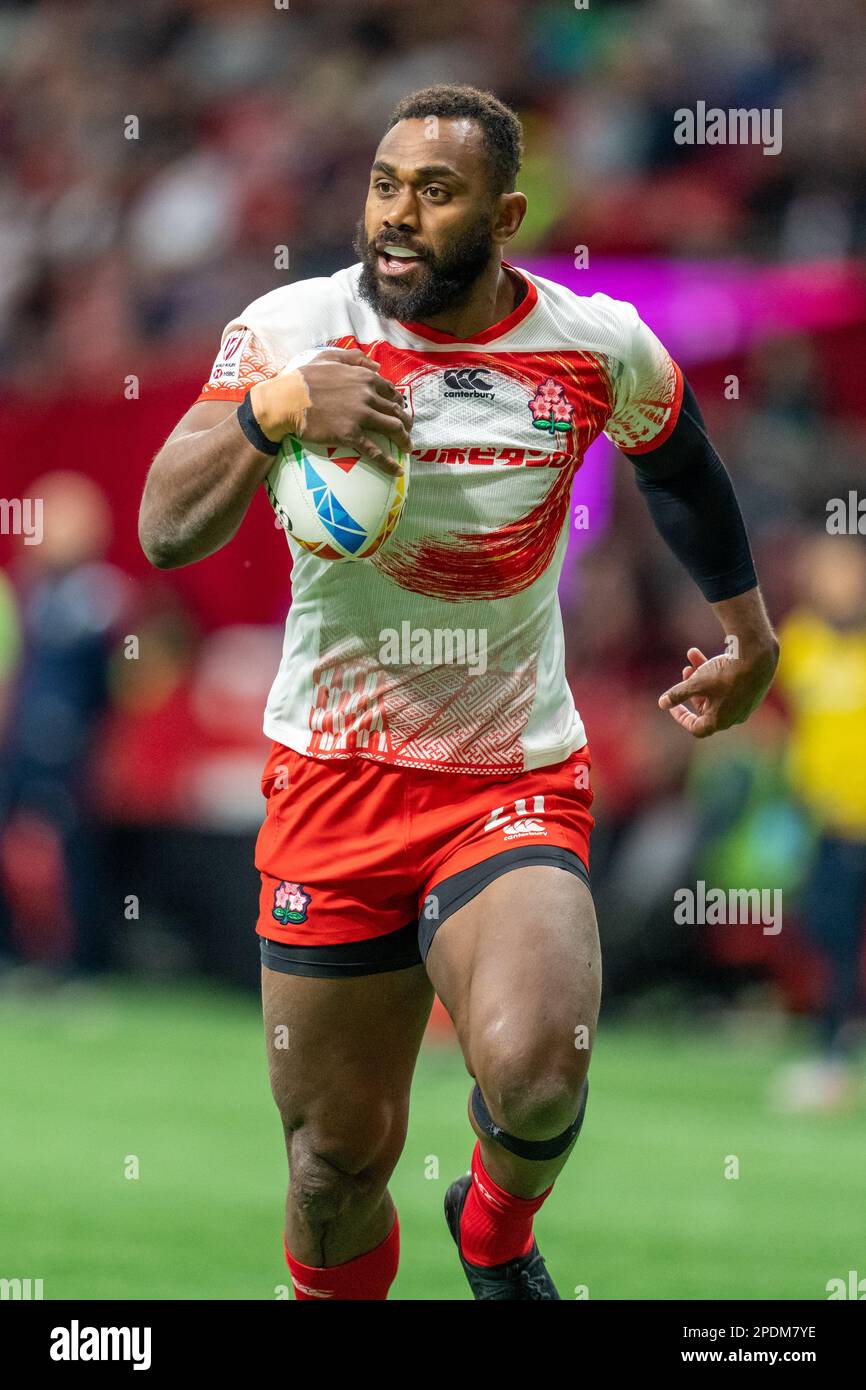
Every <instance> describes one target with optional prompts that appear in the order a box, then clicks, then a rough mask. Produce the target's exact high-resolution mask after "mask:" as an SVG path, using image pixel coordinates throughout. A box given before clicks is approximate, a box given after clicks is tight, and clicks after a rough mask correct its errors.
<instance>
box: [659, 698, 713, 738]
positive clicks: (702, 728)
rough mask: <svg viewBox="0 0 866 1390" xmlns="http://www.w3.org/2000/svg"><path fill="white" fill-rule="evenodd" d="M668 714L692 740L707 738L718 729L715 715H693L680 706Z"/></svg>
mask: <svg viewBox="0 0 866 1390" xmlns="http://www.w3.org/2000/svg"><path fill="white" fill-rule="evenodd" d="M669 712H670V716H671V718H672V719H675V720H676V721H677V723H678V724H680V725H681V726H682V728H684V729H685V731H686V733H688V734H691V736H692V738H709V737H710V735H711V734H714V733H715V732H716V729H717V727H718V725H717V723H716V719H715V715H712V714H694V713H693V712H692V711H691V710H688V709H683V707H682V706H681V705H680V706H678V707H677V708H676V709H672V710H670V711H669Z"/></svg>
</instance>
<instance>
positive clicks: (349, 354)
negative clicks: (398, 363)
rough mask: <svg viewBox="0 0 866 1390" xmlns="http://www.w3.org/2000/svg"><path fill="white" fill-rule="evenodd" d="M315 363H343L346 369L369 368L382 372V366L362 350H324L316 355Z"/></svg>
mask: <svg viewBox="0 0 866 1390" xmlns="http://www.w3.org/2000/svg"><path fill="white" fill-rule="evenodd" d="M313 361H314V362H321V361H325V362H342V363H343V365H344V366H346V367H367V368H369V370H370V371H373V372H378V371H380V370H381V367H380V364H379V363H378V362H377V361H375V359H374V358H372V357H368V356H367V354H366V353H365V352H362V351H361V349H360V348H324V349H323V350H322V351H321V352H317V353H316V356H315V357H314V358H313Z"/></svg>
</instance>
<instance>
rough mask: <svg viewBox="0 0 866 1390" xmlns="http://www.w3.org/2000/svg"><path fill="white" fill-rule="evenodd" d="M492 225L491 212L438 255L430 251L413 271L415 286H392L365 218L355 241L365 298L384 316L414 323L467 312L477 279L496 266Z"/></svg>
mask: <svg viewBox="0 0 866 1390" xmlns="http://www.w3.org/2000/svg"><path fill="white" fill-rule="evenodd" d="M492 221H493V219H492V216H491V214H490V213H489V212H483V213H481V214H479V216H478V218H477V219H476V220H475V222H473V223H472V224H471V226H469V227H466V228H465V229H464V230H463V231H461V232H459V233H458V234H457V235H456V236H454V237H453V238H452V240H451V241H450V242H448V243H447V245H446V246H445V248H444V249H443V250H442V251H441V252H440V253H439V254H438V255H435V254H434V253H433V252H432V251H427V252H425V254H424V258H423V260H419V261H418V262H417V269H416V270H415V271H414V272H413V273H412V280H413V281H414V283H413V284H404V283H403V282H402V281H398V282H395V283H394V284H393V285H391V284H383V283H382V279H381V277H380V275H379V270H378V266H377V264H376V260H377V252H376V244H375V242H374V241H368V240H367V234H366V232H365V230H364V220H363V218H361V219H360V221H359V222H358V225H357V227H356V229H355V238H354V241H353V243H352V246H353V249H354V252H355V255H356V256H357V257H358V259H359V260H360V262H361V265H362V269H361V278H360V281H359V284H358V289H359V291H360V294H361V298H362V299H363V300H365V302H366V303H367V304H369V305H370V307H371V308H372V309H373V310H374V312H375V313H377V314H379V315H380V316H381V317H382V318H386V319H404V320H406V321H407V322H410V323H412V322H415V321H419V320H422V319H428V318H433V317H434V316H435V315H436V314H444V313H448V312H449V310H453V309H459V308H461V307H462V306H463V304H464V303H465V302H466V299H467V298H468V295H469V291H470V290H471V288H472V286H473V285H474V283H475V281H476V280H477V279H478V277H479V275H481V274H482V272H483V271H485V270H486V269H487V267H488V265H489V264H490V260H491V257H492V255H493V238H492V235H491V228H492ZM390 240H391V241H392V242H396V243H397V244H398V245H399V244H400V243H401V241H404V240H405V239H403V238H399V237H398V236H392V237H391V238H390ZM384 244H387V243H384Z"/></svg>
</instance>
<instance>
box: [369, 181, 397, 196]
mask: <svg viewBox="0 0 866 1390" xmlns="http://www.w3.org/2000/svg"><path fill="white" fill-rule="evenodd" d="M373 187H374V188H375V190H376V192H377V193H382V194H385V193H390V192H391V191H392V189H393V187H394V185H393V183H389V182H388V180H387V179H377V180H376V182H375V183H374V184H373Z"/></svg>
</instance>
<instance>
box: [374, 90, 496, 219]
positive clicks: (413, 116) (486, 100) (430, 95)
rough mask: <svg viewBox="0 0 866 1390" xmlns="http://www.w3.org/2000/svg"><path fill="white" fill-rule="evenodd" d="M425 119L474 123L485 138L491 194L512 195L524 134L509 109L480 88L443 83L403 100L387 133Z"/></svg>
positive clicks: (395, 111)
mask: <svg viewBox="0 0 866 1390" xmlns="http://www.w3.org/2000/svg"><path fill="white" fill-rule="evenodd" d="M427 116H444V117H446V118H448V119H454V120H471V121H477V122H478V124H479V125H480V127H481V130H482V133H483V136H484V146H485V150H486V153H487V160H488V164H489V167H490V173H491V178H492V182H493V191H494V193H495V194H496V195H497V196H498V195H499V194H500V193H510V192H512V191H513V189H514V185H515V182H516V180H517V174H518V171H519V169H520V161H521V158H522V155H523V131H522V129H521V126H520V121H519V120H518V119H517V116H516V115H515V114H514V112H513V111H512V109H511V107H510V106H506V105H505V102H504V101H500V100H499V98H498V97H495V96H494V95H493V93H492V92H483V91H481V89H480V88H479V87H466V86H462V85H458V84H457V83H449V82H442V83H439V84H438V85H437V86H435V87H422V89H421V91H420V92H413V93H412V95H411V96H408V97H404V98H403V100H402V101H401V102H400V103H399V105H398V106H396V107H395V108H394V110H393V111H392V112H391V115H390V118H389V120H388V129H389V130H390V129H391V127H392V126H395V125H396V124H397V122H398V121H414V120H423V119H424V118H425V117H427Z"/></svg>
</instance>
